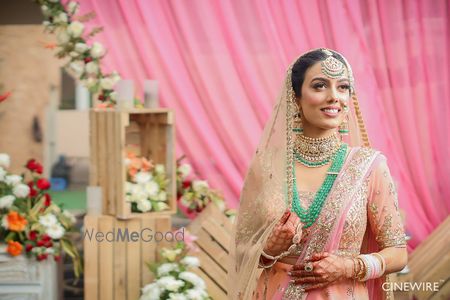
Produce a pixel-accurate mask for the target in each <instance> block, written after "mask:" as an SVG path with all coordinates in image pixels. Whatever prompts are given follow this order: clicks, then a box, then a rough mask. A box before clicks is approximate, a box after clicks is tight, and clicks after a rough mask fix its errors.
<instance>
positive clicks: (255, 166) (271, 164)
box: [228, 63, 369, 299]
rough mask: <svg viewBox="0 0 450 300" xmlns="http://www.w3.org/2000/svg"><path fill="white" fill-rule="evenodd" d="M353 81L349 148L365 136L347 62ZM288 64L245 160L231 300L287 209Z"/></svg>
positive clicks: (244, 295) (254, 273) (245, 288)
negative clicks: (253, 149) (256, 141)
mask: <svg viewBox="0 0 450 300" xmlns="http://www.w3.org/2000/svg"><path fill="white" fill-rule="evenodd" d="M346 65H347V70H348V73H349V77H350V82H351V85H352V89H351V94H352V97H351V101H350V103H349V108H350V111H349V113H348V116H349V130H350V132H349V135H348V138H347V139H345V141H346V142H347V143H348V144H349V145H350V146H369V140H368V137H367V133H366V130H365V127H364V122H363V120H362V116H361V112H360V110H359V105H358V100H357V97H356V93H355V88H354V84H353V76H352V72H351V68H350V66H349V64H348V63H346ZM292 66H293V64H291V65H290V66H289V68H288V70H287V72H286V78H285V80H284V84H283V88H282V91H281V93H280V95H279V98H278V101H277V103H276V105H275V106H274V109H273V112H272V115H271V117H270V119H269V121H268V122H267V124H266V126H265V128H264V131H263V135H262V137H261V140H260V144H259V146H258V148H257V150H256V153H255V155H254V157H253V159H252V162H251V163H250V167H249V170H248V172H247V176H246V178H245V181H244V187H243V190H242V193H241V197H240V208H239V213H238V216H237V218H236V223H235V227H234V230H233V236H232V239H231V245H230V262H231V263H230V266H229V268H228V280H229V288H228V295H229V298H230V299H251V298H252V296H253V294H254V291H255V288H256V285H257V280H258V278H259V275H260V274H261V269H258V262H259V257H260V255H261V252H262V250H263V248H264V245H265V244H266V241H267V238H268V237H269V235H270V233H271V232H272V230H273V228H274V226H275V224H276V223H277V222H278V220H279V219H280V218H281V216H282V214H283V212H284V211H285V210H290V209H291V202H292V185H293V176H292V174H293V173H292V168H293V146H294V140H295V134H294V133H293V130H292V128H293V117H294V114H295V113H296V111H295V109H294V103H295V94H294V91H293V89H292V83H291V75H292Z"/></svg>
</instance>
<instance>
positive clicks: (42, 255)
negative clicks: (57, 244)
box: [37, 253, 48, 261]
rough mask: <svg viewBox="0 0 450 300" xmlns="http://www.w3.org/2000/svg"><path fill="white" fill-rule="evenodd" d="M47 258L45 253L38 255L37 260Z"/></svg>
mask: <svg viewBox="0 0 450 300" xmlns="http://www.w3.org/2000/svg"><path fill="white" fill-rule="evenodd" d="M47 256H48V254H47V253H42V254H39V255H38V256H37V260H39V261H41V260H44V259H47Z"/></svg>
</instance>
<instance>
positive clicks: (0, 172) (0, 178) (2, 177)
mask: <svg viewBox="0 0 450 300" xmlns="http://www.w3.org/2000/svg"><path fill="white" fill-rule="evenodd" d="M5 176H6V171H5V169H3V168H2V167H0V181H3V180H5Z"/></svg>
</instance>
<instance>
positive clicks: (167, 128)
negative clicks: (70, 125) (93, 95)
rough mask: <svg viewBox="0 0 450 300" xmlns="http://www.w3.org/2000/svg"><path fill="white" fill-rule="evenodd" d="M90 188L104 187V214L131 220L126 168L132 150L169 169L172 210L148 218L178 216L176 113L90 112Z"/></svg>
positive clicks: (141, 111) (142, 110)
mask: <svg viewBox="0 0 450 300" xmlns="http://www.w3.org/2000/svg"><path fill="white" fill-rule="evenodd" d="M90 145H91V148H90V149H91V153H90V157H91V162H90V185H92V186H100V187H102V195H103V196H102V202H103V214H107V215H112V216H117V217H118V218H121V219H128V218H132V217H136V216H142V215H143V214H142V213H132V212H131V204H130V203H127V202H125V189H124V187H125V181H126V167H125V161H124V158H125V156H126V153H127V151H128V150H129V149H130V147H134V148H133V151H134V152H137V153H136V154H137V155H139V156H143V157H145V158H148V159H151V160H152V161H153V162H154V163H155V164H163V165H164V166H165V167H166V172H167V176H168V177H169V185H168V189H167V194H168V197H169V200H168V205H169V207H170V208H169V210H166V211H163V212H148V213H144V214H145V215H147V214H150V215H152V214H175V213H176V159H175V124H174V113H173V112H172V111H171V110H168V109H136V110H128V111H121V110H114V109H101V110H99V109H92V110H91V111H90Z"/></svg>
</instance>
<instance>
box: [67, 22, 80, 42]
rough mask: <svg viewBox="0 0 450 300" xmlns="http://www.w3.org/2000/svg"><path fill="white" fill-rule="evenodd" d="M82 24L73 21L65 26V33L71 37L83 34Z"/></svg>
mask: <svg viewBox="0 0 450 300" xmlns="http://www.w3.org/2000/svg"><path fill="white" fill-rule="evenodd" d="M83 30H84V25H83V23H81V22H78V21H74V22H72V23H70V25H69V27H67V33H68V34H70V35H71V36H73V37H75V38H76V37H80V36H81V35H82V34H83Z"/></svg>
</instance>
